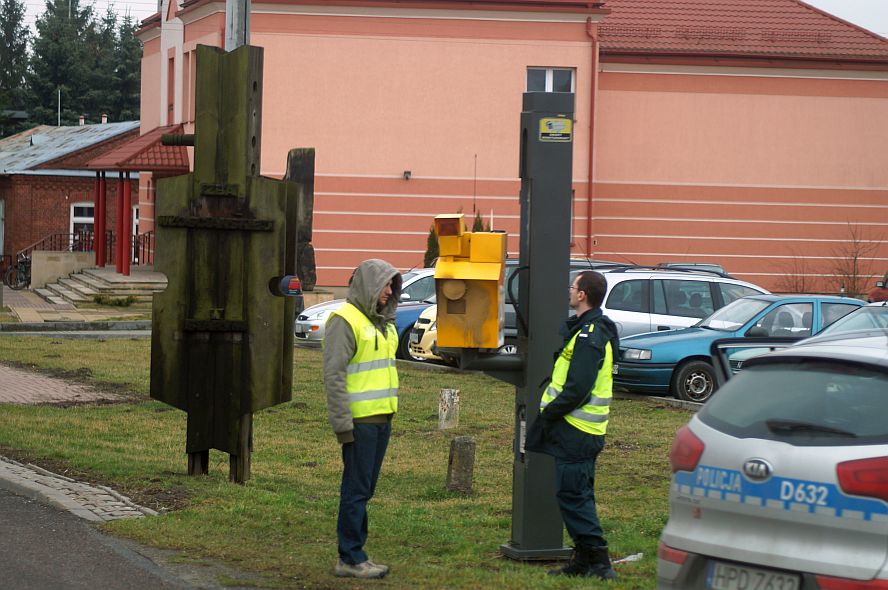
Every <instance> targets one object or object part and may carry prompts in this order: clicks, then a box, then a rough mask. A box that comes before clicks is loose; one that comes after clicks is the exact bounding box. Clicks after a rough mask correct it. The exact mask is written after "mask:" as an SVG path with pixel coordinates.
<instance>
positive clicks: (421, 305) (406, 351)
mask: <svg viewBox="0 0 888 590" xmlns="http://www.w3.org/2000/svg"><path fill="white" fill-rule="evenodd" d="M434 306H435V296H434V295H432V296H431V297H430V298H428V299H426V300H425V301H408V302H406V303H401V304H399V305H398V309H397V311H396V312H395V330H397V331H398V358H400V359H407V360H414V361H424V360H426V359H424V358H422V357H418V356H414V355H413V354H412V353H411V352H410V332H411V331H412V330H413V326H414V325H416V320H417V319H419V316H420V315H421V314H422V312H424V311H426V310H427V309H428V308H430V307H434Z"/></svg>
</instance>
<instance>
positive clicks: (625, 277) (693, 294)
mask: <svg viewBox="0 0 888 590" xmlns="http://www.w3.org/2000/svg"><path fill="white" fill-rule="evenodd" d="M602 272H603V273H604V277H605V279H607V294H606V295H605V298H604V303H603V304H602V306H601V308H602V311H603V312H604V314H605V315H606V316H608V317H609V318H610V319H611V320H613V321H614V323H615V324H617V329H618V330H619V332H620V337H621V338H623V337H626V336H632V335H634V334H643V333H645V332H657V331H666V330H674V329H678V328H686V327H689V326H693V325H694V324H696V323H697V322H699V321H700V320H701V319H703V318H705V317H707V316H709V315H710V314H711V313H712V312H714V311H715V310H717V309H721V308H722V307H724V306H725V305H727V304H729V303H731V302H732V301H736V300H737V299H740V298H742V297H746V296H747V295H757V294H761V293H768V291H767V290H766V289H763V288H762V287H759V286H758V285H754V284H752V283H747V282H745V281H740V280H737V279H733V278H728V277H725V276H721V275H719V274H718V273H712V272H705V271H704V272H698V271H693V270H688V269H682V268H672V269H668V270H667V269H651V268H650V267H633V266H624V267H622V268H614V269H602Z"/></svg>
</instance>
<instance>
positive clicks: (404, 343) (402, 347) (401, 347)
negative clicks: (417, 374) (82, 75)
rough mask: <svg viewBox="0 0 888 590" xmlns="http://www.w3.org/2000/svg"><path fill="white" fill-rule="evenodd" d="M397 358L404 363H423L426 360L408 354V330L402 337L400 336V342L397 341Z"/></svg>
mask: <svg viewBox="0 0 888 590" xmlns="http://www.w3.org/2000/svg"><path fill="white" fill-rule="evenodd" d="M397 357H398V358H399V359H404V360H405V361H415V362H418V363H424V362H425V361H426V359H424V358H422V357H418V356H413V353H411V352H410V330H407V331H406V332H404V335H403V336H401V340H400V341H398V354H397Z"/></svg>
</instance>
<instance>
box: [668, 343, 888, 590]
mask: <svg viewBox="0 0 888 590" xmlns="http://www.w3.org/2000/svg"><path fill="white" fill-rule="evenodd" d="M731 345H736V346H742V345H743V344H742V342H733V343H731V342H728V341H723V342H720V343H715V344H714V345H713V349H714V350H713V359H714V360H715V361H717V364H718V365H719V369H720V371H721V374H722V377H723V378H727V382H725V383H724V385H723V386H722V387H721V389H719V391H718V393H716V394H715V395H713V396H712V399H710V400H709V402H708V403H707V404H706V405H705V406H703V408H702V409H701V410H700V412H699V413H698V414H697V415H696V416H694V417H693V418H692V419H691V421H690V422H689V423H688V424H687V425H686V426H684V427H682V428H681V429H680V430H679V432H678V434H677V435H676V437H675V441H674V443H673V446H672V450H671V452H670V455H669V460H670V464H671V466H672V471H673V476H672V485H671V490H670V495H669V521H668V522H667V523H666V527H665V528H664V530H663V533H662V536H661V537H660V548H659V551H658V560H657V587H658V588H660V589H662V590H666V589H676V590H677V589H682V590H695V589H702V588H706V589H710V590H756V589H758V590H812V589H819V590H826V589H833V590H838V589H846V590H848V589H885V588H888V330H881V331H872V332H870V333H867V334H865V335H860V334H857V335H856V337H855V336H854V335H849V334H840V335H836V336H834V337H827V336H819V337H816V338H814V339H812V340H809V341H806V342H805V343H801V344H797V345H795V346H791V347H788V348H785V349H783V350H780V351H777V352H773V353H770V354H765V355H762V356H758V357H755V358H752V359H749V360H748V361H747V362H746V364H745V365H744V368H743V369H744V370H743V371H741V372H740V373H738V374H736V375H735V376H730V377H729V375H730V370H729V368H728V367H727V364H726V357H727V355H726V353H727V348H728V347H729V346H731ZM723 347H725V348H726V350H725V351H724V352H725V354H722V348H723ZM728 377H729V378H728Z"/></svg>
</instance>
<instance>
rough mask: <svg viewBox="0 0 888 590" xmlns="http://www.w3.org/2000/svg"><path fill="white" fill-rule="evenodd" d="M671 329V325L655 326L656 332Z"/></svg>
mask: <svg viewBox="0 0 888 590" xmlns="http://www.w3.org/2000/svg"><path fill="white" fill-rule="evenodd" d="M671 329H672V326H657V331H658V332H663V331H665V330H671Z"/></svg>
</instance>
